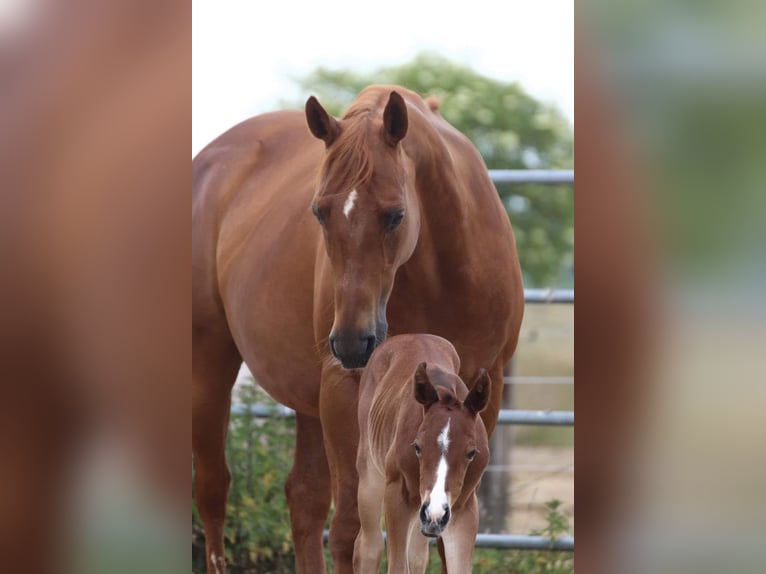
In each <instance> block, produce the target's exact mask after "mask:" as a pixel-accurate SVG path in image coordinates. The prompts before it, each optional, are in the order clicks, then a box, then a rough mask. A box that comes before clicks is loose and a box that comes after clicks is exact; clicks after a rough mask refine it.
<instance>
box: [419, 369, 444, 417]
mask: <svg viewBox="0 0 766 574" xmlns="http://www.w3.org/2000/svg"><path fill="white" fill-rule="evenodd" d="M414 380H415V400H416V401H418V402H419V403H420V404H421V405H423V406H424V407H425V408H428V407H430V406H431V405H432V404H434V403H436V402H438V401H439V395H437V394H436V389H435V388H434V386H433V385H432V384H431V379H429V378H428V373H426V364H425V363H420V364H419V365H418V368H417V369H415V377H414Z"/></svg>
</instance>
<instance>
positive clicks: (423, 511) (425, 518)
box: [420, 502, 429, 524]
mask: <svg viewBox="0 0 766 574" xmlns="http://www.w3.org/2000/svg"><path fill="white" fill-rule="evenodd" d="M428 504H429V503H428V502H424V503H423V505H422V506H421V507H420V522H422V523H423V524H428V516H427V515H426V508H428Z"/></svg>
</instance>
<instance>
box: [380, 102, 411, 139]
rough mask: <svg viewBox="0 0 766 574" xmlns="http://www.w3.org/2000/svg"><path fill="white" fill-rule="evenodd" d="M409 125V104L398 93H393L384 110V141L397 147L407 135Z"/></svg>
mask: <svg viewBox="0 0 766 574" xmlns="http://www.w3.org/2000/svg"><path fill="white" fill-rule="evenodd" d="M407 125H408V121H407V104H406V103H404V98H402V96H400V95H399V93H398V92H391V95H390V96H388V103H387V104H386V109H385V110H383V139H385V140H386V143H387V144H388V145H390V146H395V145H396V144H398V143H399V142H400V141H401V139H402V138H403V137H404V136H406V135H407Z"/></svg>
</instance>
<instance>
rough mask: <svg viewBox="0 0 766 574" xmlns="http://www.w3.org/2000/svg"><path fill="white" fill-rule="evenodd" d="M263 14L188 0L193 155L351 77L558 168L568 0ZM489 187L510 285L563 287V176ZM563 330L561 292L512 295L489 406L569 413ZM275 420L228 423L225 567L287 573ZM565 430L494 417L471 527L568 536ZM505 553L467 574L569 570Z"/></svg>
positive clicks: (282, 453) (570, 206)
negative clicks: (497, 402) (508, 259)
mask: <svg viewBox="0 0 766 574" xmlns="http://www.w3.org/2000/svg"><path fill="white" fill-rule="evenodd" d="M435 10H438V13H436V12H435ZM296 15H300V17H297V18H296V17H295V16H296ZM264 16H265V15H264V14H262V13H261V9H260V8H258V7H256V6H255V5H253V4H252V3H248V2H231V3H227V4H225V5H224V6H222V5H221V4H220V3H217V4H212V3H210V2H196V1H195V2H194V10H193V126H192V127H193V139H192V143H193V145H192V148H193V152H194V153H196V152H197V151H199V150H200V149H201V148H202V147H203V146H204V145H205V144H207V143H208V142H209V141H210V140H211V139H213V138H214V137H216V136H217V135H219V134H220V133H222V132H223V131H225V130H226V129H228V128H229V127H231V126H232V125H234V124H235V123H238V122H239V121H242V120H244V119H246V118H248V117H250V116H252V115H255V114H257V113H262V112H267V111H271V110H275V109H302V108H303V105H304V103H305V100H306V99H307V98H308V96H309V95H311V94H313V95H315V96H317V97H318V99H319V101H320V102H321V103H322V104H323V106H324V107H325V108H326V109H327V110H328V111H329V112H330V113H332V114H334V115H336V116H340V115H342V113H343V111H344V110H345V108H346V107H347V106H348V105H349V104H350V103H351V102H352V101H353V100H354V98H355V97H356V95H357V94H358V92H359V91H361V90H362V89H363V88H364V87H366V86H368V85H370V84H376V83H378V84H381V83H382V84H398V85H402V86H405V87H407V88H410V89H412V90H414V91H416V92H417V93H419V94H421V95H422V96H423V97H426V96H436V97H437V98H438V99H439V101H440V102H441V108H440V112H441V114H442V115H443V117H444V118H445V119H447V121H449V122H450V123H451V124H452V125H454V126H455V127H456V128H458V129H459V130H460V131H462V132H463V133H464V134H465V135H467V136H468V137H469V139H471V141H472V142H473V143H474V145H475V146H476V147H477V148H478V150H479V151H480V153H481V154H482V156H483V158H484V161H485V162H486V164H487V166H488V168H490V169H513V170H527V169H543V170H548V169H556V170H571V169H572V168H573V162H574V157H573V143H574V136H573V134H574V114H573V111H574V110H573V109H574V99H573V81H574V79H573V65H574V54H573V37H574V36H573V35H574V29H573V26H574V22H573V6H572V4H571V3H566V2H536V1H516V2H508V3H504V4H503V5H498V4H496V3H491V2H478V3H477V4H476V5H473V6H472V10H470V11H465V10H454V11H450V10H445V9H442V8H439V9H437V8H436V7H435V6H433V5H429V3H417V4H412V3H406V2H398V1H394V2H389V3H387V4H386V5H385V6H381V7H380V8H379V11H378V12H370V13H369V14H366V15H365V16H364V17H362V16H361V15H360V14H359V13H358V7H357V5H356V3H352V2H344V1H340V2H330V3H325V4H322V5H321V6H320V5H313V6H300V7H298V6H296V5H294V4H293V3H284V4H283V5H280V6H274V7H270V8H269V14H268V18H269V22H274V23H276V22H284V23H285V25H283V26H282V25H280V26H276V25H269V26H265V27H264V26H262V25H261V23H262V22H263V21H264ZM288 22H289V24H288ZM429 22H431V24H428V23H429ZM437 22H438V23H437ZM496 187H497V190H498V192H499V194H500V196H501V198H502V200H503V204H504V206H505V208H506V210H507V212H508V215H509V217H510V219H511V222H512V224H513V226H514V231H515V234H516V240H517V243H518V251H519V255H520V259H521V266H522V271H523V274H524V282H525V286H526V287H527V288H540V289H545V288H558V289H566V290H571V289H573V287H574V285H573V281H574V257H573V249H574V190H573V185H572V184H571V183H563V184H562V183H559V184H553V185H551V184H547V185H546V184H533V183H523V184H518V183H516V184H511V183H496ZM573 337H574V313H573V304H572V303H529V304H528V305H527V308H526V310H525V318H524V323H523V325H522V333H521V341H520V344H519V348H518V351H517V353H516V356H515V358H514V361H513V364H512V365H510V366H509V370H508V372H507V375H508V378H507V381H508V384H507V385H506V391H505V396H504V405H503V408H506V409H511V408H513V409H524V410H537V409H542V410H565V411H571V410H572V409H573V404H574V385H573V383H574V356H573V355H574V339H573ZM254 383H255V385H254ZM235 394H236V396H237V399H236V400H237V401H238V402H239V406H240V407H242V406H245V405H249V404H268V402H269V399H268V397H266V396H265V395H264V393H262V392H261V391H259V390H258V389H257V381H255V382H254V381H253V380H252V377H251V376H250V374H249V372H248V371H247V369H246V367H243V369H242V372H241V373H240V377H239V379H238V383H237V386H236V387H235ZM235 408H236V407H235ZM291 425H292V421H291V420H289V419H273V420H253V419H251V418H249V417H243V416H234V417H233V418H232V421H231V434H230V438H229V444H228V448H229V452H228V455H229V460H230V464H231V466H232V469H233V483H232V491H231V494H230V503H229V512H228V517H227V519H228V523H227V529H228V530H227V537H226V538H227V545H228V546H227V548H228V551H229V552H230V553H231V554H230V555H229V556H228V558H229V560H230V564H231V565H232V566H233V567H234V569H233V571H242V572H283V571H284V572H289V571H291V561H292V543H291V540H290V534H289V532H290V529H289V521H288V514H287V507H286V502H285V500H284V495H283V492H282V487H283V484H284V480H285V477H286V475H287V472H288V471H289V468H290V465H291V463H292V441H293V438H292V426H291ZM573 432H574V431H573V428H572V427H566V426H564V427H550V426H549V427H541V426H510V425H501V426H498V428H497V430H496V432H495V436H494V438H493V443H492V445H491V451H492V455H493V460H492V461H491V462H490V467H489V470H488V471H487V474H486V475H485V479H484V482H483V484H482V492H481V508H482V513H481V514H482V520H481V531H482V532H491V533H515V534H530V533H532V532H533V531H534V532H543V531H545V530H546V528H549V527H550V526H551V521H552V522H553V526H554V528H556V532H555V534H556V535H558V536H561V535H571V534H573V528H574V448H573V447H574V434H573ZM551 505H553V508H552V507H551ZM546 532H547V531H546ZM193 541H194V547H193V553H194V568H195V571H202V569H204V535H203V532H202V531H201V523H200V521H199V519H198V517H197V516H196V512H195V516H194V524H193ZM520 554H521V551H513V552H508V551H501V550H480V551H478V553H477V558H476V560H475V562H476V571H478V572H495V571H505V570H506V569H508V568H510V565H511V564H517V565H520V564H522V562H525V563H526V566H517V568H518V571H520V572H537V571H543V570H545V569H546V568H548V569H549V570H546V571H555V572H571V571H572V555H571V554H568V553H561V554H559V553H553V554H549V553H545V552H542V553H538V552H526V557H524V559H523V560H522V559H521V558H520ZM432 562H433V564H432V566H434V567H435V566H436V562H438V560H434V561H432ZM551 568H553V570H550V569H551Z"/></svg>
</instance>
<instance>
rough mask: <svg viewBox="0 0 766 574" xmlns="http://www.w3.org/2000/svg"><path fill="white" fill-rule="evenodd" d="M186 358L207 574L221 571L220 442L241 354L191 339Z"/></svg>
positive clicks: (223, 467)
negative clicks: (189, 366) (189, 354)
mask: <svg viewBox="0 0 766 574" xmlns="http://www.w3.org/2000/svg"><path fill="white" fill-rule="evenodd" d="M192 344H193V358H192V371H193V372H192V453H193V455H194V470H195V474H194V497H195V499H196V502H197V508H198V509H199V514H200V517H201V518H202V523H203V525H204V527H205V558H206V563H207V571H208V574H224V572H225V570H226V559H225V557H224V547H223V526H224V520H225V518H226V499H227V498H228V495H229V481H230V479H231V473H230V472H229V467H228V465H227V464H226V455H225V453H224V447H225V445H226V430H227V427H228V424H229V410H230V406H231V388H232V386H233V385H234V381H235V380H236V378H237V372H238V371H239V367H240V364H241V359H240V357H239V354H238V353H237V351H236V348H233V345H231V346H227V345H222V344H220V343H219V342H218V341H215V342H212V341H210V340H208V341H204V342H203V341H200V340H199V338H197V339H196V340H195V338H194V337H193V341H192Z"/></svg>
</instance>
